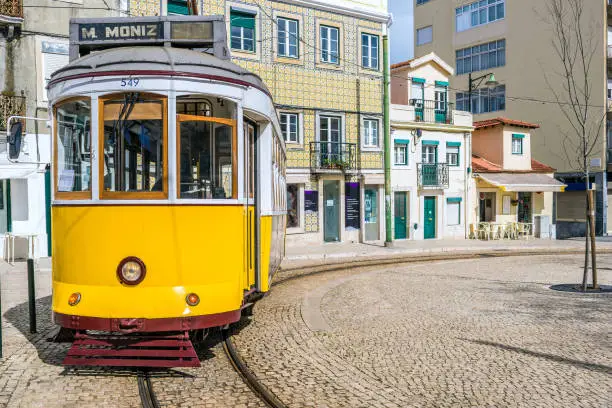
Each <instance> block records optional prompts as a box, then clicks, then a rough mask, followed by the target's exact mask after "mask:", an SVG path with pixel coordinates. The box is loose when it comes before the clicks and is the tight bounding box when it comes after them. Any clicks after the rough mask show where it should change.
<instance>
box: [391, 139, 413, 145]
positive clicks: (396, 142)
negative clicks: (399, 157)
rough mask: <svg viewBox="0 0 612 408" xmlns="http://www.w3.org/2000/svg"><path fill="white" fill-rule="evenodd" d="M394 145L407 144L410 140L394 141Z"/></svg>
mask: <svg viewBox="0 0 612 408" xmlns="http://www.w3.org/2000/svg"><path fill="white" fill-rule="evenodd" d="M393 141H394V142H395V144H409V143H410V140H408V139H394V140H393Z"/></svg>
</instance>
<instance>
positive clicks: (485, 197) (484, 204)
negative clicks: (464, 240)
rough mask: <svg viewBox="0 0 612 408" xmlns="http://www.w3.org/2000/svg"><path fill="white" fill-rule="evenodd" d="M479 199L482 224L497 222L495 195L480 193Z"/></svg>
mask: <svg viewBox="0 0 612 408" xmlns="http://www.w3.org/2000/svg"><path fill="white" fill-rule="evenodd" d="M479 198H480V202H479V208H478V210H479V211H478V213H479V218H480V222H495V193H480V195H479Z"/></svg>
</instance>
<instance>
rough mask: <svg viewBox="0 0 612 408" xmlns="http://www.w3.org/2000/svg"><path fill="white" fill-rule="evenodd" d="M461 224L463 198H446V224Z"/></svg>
mask: <svg viewBox="0 0 612 408" xmlns="http://www.w3.org/2000/svg"><path fill="white" fill-rule="evenodd" d="M460 224H461V199H457V198H448V199H447V200H446V225H460Z"/></svg>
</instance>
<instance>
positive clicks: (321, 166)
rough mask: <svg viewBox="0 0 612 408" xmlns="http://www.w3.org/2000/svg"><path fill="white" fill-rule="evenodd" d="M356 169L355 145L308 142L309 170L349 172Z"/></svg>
mask: <svg viewBox="0 0 612 408" xmlns="http://www.w3.org/2000/svg"><path fill="white" fill-rule="evenodd" d="M356 168H357V144H356V143H339V142H310V170H311V171H313V172H326V171H343V172H344V171H347V170H348V171H350V170H355V169H356Z"/></svg>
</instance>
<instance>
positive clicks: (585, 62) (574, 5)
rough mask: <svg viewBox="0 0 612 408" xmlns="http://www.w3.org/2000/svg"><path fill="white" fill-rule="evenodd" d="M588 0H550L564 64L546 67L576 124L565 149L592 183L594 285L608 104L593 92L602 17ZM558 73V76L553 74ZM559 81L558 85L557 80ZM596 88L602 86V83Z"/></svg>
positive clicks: (589, 226)
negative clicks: (595, 180)
mask: <svg viewBox="0 0 612 408" xmlns="http://www.w3.org/2000/svg"><path fill="white" fill-rule="evenodd" d="M583 2H584V0H548V3H547V16H546V18H545V19H546V20H547V21H548V22H549V24H550V26H551V28H552V31H553V38H552V46H553V48H554V51H555V53H556V55H557V57H558V62H559V64H555V66H557V67H558V69H556V70H553V71H551V72H545V73H544V76H545V79H546V83H547V84H548V87H549V89H550V90H551V92H552V94H553V95H554V97H555V100H556V103H557V105H558V106H559V110H560V111H561V113H562V114H563V116H564V117H565V119H566V120H567V122H568V123H569V124H570V126H569V130H568V131H564V132H562V133H563V139H562V144H563V150H564V153H565V155H566V159H567V161H568V163H569V164H570V165H571V166H572V167H573V168H574V169H575V170H577V171H579V172H580V173H582V174H583V175H584V178H585V183H586V197H585V199H586V202H587V210H586V222H585V223H586V226H585V227H586V233H585V238H586V239H585V241H586V242H585V262H584V274H583V279H582V289H583V290H587V280H588V269H589V265H588V264H589V241H590V247H591V264H592V271H593V273H592V278H593V281H592V286H593V288H597V263H596V247H595V204H594V198H593V193H592V191H590V184H589V166H590V162H589V159H590V157H591V155H592V154H596V153H601V150H600V146H601V145H600V143H601V133H602V129H603V125H604V123H605V119H606V114H607V112H606V110H607V109H606V107H603V116H602V107H601V106H597V104H598V103H600V100H597V99H596V95H597V94H596V93H594V92H593V83H592V82H591V81H590V79H591V78H593V74H594V73H593V68H594V66H593V64H594V63H596V61H597V60H595V56H596V55H597V54H598V53H600V52H601V43H600V37H601V36H600V35H598V32H597V30H598V29H601V27H597V22H596V21H593V19H590V18H589V17H588V16H587V15H586V14H585V12H584V6H583ZM552 76H555V77H556V78H554V79H553V78H552ZM553 84H554V85H553ZM595 92H600V90H598V89H596V90H595Z"/></svg>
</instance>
